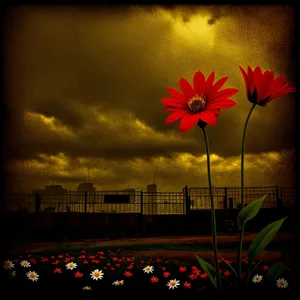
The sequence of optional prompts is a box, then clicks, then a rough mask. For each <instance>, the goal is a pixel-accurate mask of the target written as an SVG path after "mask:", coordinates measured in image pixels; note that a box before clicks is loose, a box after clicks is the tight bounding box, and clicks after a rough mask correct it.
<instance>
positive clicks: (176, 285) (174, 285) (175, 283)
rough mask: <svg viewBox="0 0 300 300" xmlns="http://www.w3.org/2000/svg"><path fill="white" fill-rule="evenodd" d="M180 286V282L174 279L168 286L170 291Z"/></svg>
mask: <svg viewBox="0 0 300 300" xmlns="http://www.w3.org/2000/svg"><path fill="white" fill-rule="evenodd" d="M179 285H180V281H179V280H176V279H172V280H170V281H169V282H168V283H167V286H168V287H169V289H173V290H174V289H175V288H177V287H178V286H179Z"/></svg>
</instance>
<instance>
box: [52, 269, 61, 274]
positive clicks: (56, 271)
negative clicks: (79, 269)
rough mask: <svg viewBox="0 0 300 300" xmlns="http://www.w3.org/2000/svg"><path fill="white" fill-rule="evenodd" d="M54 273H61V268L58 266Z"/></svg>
mask: <svg viewBox="0 0 300 300" xmlns="http://www.w3.org/2000/svg"><path fill="white" fill-rule="evenodd" d="M53 273H55V274H61V269H60V268H56V269H55V270H54V271H53Z"/></svg>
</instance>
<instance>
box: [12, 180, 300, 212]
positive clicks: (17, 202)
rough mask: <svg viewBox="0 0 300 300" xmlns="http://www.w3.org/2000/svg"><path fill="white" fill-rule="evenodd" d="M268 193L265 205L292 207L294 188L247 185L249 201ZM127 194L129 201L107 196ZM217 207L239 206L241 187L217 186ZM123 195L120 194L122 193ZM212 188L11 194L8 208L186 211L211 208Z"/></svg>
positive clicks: (215, 200)
mask: <svg viewBox="0 0 300 300" xmlns="http://www.w3.org/2000/svg"><path fill="white" fill-rule="evenodd" d="M265 194H266V195H267V198H266V200H265V201H264V203H263V206H262V207H263V208H276V207H277V208H280V207H292V206H293V205H294V203H295V198H296V192H295V189H294V188H281V189H280V188H279V187H277V186H272V187H245V192H244V200H245V204H250V203H251V202H253V201H254V200H255V199H257V198H258V197H261V196H263V195H265ZM109 195H110V199H111V198H114V197H115V198H116V199H117V198H118V195H127V196H128V197H127V200H126V203H121V202H118V201H114V203H108V201H107V200H106V199H107V198H108V197H109ZM213 196H214V204H215V208H216V209H233V208H239V207H240V206H239V203H240V197H241V188H239V187H214V188H213ZM119 198H120V197H119ZM120 199H121V198H120ZM210 208H211V207H210V196H209V188H188V187H185V188H184V189H183V191H182V192H159V193H149V192H142V191H135V192H134V191H96V192H79V191H75V192H74V191H73V192H72V191H68V192H64V193H39V194H10V195H8V196H7V211H27V212H41V211H44V212H62V213H66V212H77V213H140V214H143V215H182V214H186V213H187V212H188V211H190V210H207V209H210Z"/></svg>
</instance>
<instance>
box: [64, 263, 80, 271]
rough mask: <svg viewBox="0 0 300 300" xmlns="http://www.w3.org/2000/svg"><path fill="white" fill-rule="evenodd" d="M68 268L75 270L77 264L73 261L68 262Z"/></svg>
mask: <svg viewBox="0 0 300 300" xmlns="http://www.w3.org/2000/svg"><path fill="white" fill-rule="evenodd" d="M66 268H67V269H68V270H73V269H75V268H77V264H76V263H74V262H72V261H71V262H69V263H67V264H66Z"/></svg>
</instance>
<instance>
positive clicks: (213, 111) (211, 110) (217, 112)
mask: <svg viewBox="0 0 300 300" xmlns="http://www.w3.org/2000/svg"><path fill="white" fill-rule="evenodd" d="M209 111H210V112H212V113H213V114H214V115H216V116H219V115H220V113H221V112H220V109H218V108H217V109H210V110H209Z"/></svg>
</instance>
